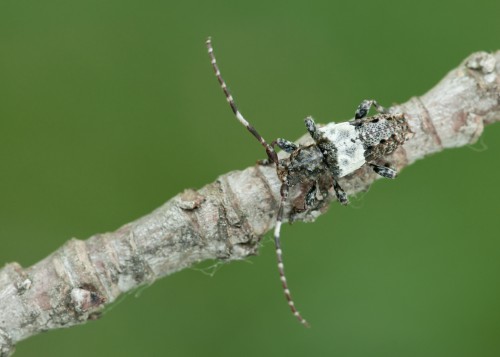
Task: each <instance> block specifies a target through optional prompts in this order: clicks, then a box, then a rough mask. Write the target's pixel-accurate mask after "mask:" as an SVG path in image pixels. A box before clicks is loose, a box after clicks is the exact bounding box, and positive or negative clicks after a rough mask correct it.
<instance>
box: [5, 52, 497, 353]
mask: <svg viewBox="0 0 500 357" xmlns="http://www.w3.org/2000/svg"><path fill="white" fill-rule="evenodd" d="M392 110H393V111H395V112H404V113H405V114H406V116H407V118H408V120H409V123H410V125H411V128H412V130H413V131H414V132H415V136H414V137H413V138H412V139H411V140H410V141H408V142H407V143H406V144H405V145H404V147H402V148H400V149H398V150H397V151H396V152H395V153H394V154H393V155H391V157H390V158H388V161H390V162H391V163H392V165H393V166H395V167H396V168H397V169H398V170H401V169H402V168H403V167H405V166H407V165H410V164H411V163H413V162H415V161H416V160H418V159H421V158H423V157H425V156H426V155H429V154H432V153H435V152H438V151H441V150H443V149H445V148H452V147H459V146H463V145H467V144H471V143H473V142H475V141H476V140H477V139H478V138H479V136H480V135H481V133H482V132H483V128H484V126H485V125H487V124H491V123H494V122H496V121H500V51H498V52H496V53H495V54H488V53H485V52H479V53H474V54H472V55H471V56H469V57H468V58H467V59H466V60H465V61H464V62H463V63H462V64H461V65H460V66H459V67H457V68H456V69H454V70H452V71H451V72H450V73H449V74H448V75H447V76H446V77H445V78H444V79H443V80H442V81H441V82H440V83H439V84H438V85H436V86H435V87H434V88H433V89H431V90H430V91H429V92H427V93H426V94H424V95H423V96H421V97H413V98H411V99H410V100H409V101H408V102H406V103H404V104H401V105H396V106H394V107H393V108H392ZM299 142H300V143H302V144H304V143H311V140H310V138H309V137H308V135H305V136H303V137H302V138H300V139H299ZM375 179H377V176H376V174H374V173H373V172H372V171H371V170H368V169H366V168H362V169H360V170H358V171H357V172H355V173H354V174H352V175H350V176H349V177H346V178H344V179H342V180H341V181H340V184H341V185H342V187H344V189H345V190H346V192H347V193H348V194H353V193H356V192H359V191H363V190H365V189H367V188H368V186H369V185H370V184H371V183H372V182H373V181H374V180H375ZM279 185H280V183H279V180H278V178H277V177H276V173H275V169H274V167H272V166H254V167H250V168H247V169H245V170H243V171H233V172H230V173H227V174H225V175H222V176H220V177H219V178H218V179H217V180H216V181H215V182H213V183H211V184H208V185H206V186H205V187H203V188H201V189H200V190H197V191H195V190H186V191H184V192H182V193H180V194H179V195H177V196H176V197H174V198H172V199H171V200H169V201H168V202H166V203H165V204H164V205H163V206H161V207H159V208H158V209H156V210H155V211H153V212H152V213H150V214H148V215H146V216H144V217H142V218H140V219H138V220H136V221H134V222H131V223H128V224H125V225H124V226H123V227H121V228H120V229H118V230H117V231H115V232H112V233H104V234H96V235H94V236H92V237H90V238H88V239H87V240H85V241H82V240H77V239H71V240H69V241H68V242H67V243H66V244H65V245H64V246H62V247H61V248H59V249H58V250H57V251H55V252H54V253H52V254H51V255H50V256H48V257H47V258H45V259H43V260H42V261H40V262H39V263H37V264H35V265H33V266H31V267H28V268H23V267H21V266H20V265H19V264H17V263H10V264H7V265H5V266H4V267H3V268H2V269H0V356H1V357H6V356H10V355H11V354H12V353H13V352H14V346H15V344H16V343H17V342H19V341H21V340H23V339H25V338H28V337H30V336H32V335H35V334H37V333H40V332H42V331H47V330H51V329H56V328H61V327H70V326H73V325H76V324H81V323H84V322H86V321H87V320H92V319H96V318H98V317H99V315H100V312H101V311H102V310H103V308H104V307H105V306H106V305H108V304H110V303H112V302H113V301H115V300H116V299H117V298H118V297H119V296H120V295H121V294H123V293H125V292H127V291H129V290H131V289H135V288H137V287H138V286H140V285H143V284H150V283H152V282H153V281H155V280H156V279H158V278H161V277H163V276H166V275H169V274H172V273H174V272H176V271H179V270H181V269H183V268H185V267H189V266H191V265H193V264H195V263H197V262H200V261H203V260H205V259H221V260H224V261H230V260H238V259H245V258H246V257H248V256H250V255H254V254H256V253H257V250H258V248H259V242H260V240H261V238H262V236H263V235H264V234H265V233H266V232H267V231H269V230H270V229H271V228H272V227H273V225H274V222H275V214H276V210H277V207H278V202H279V198H280V195H279ZM304 194H305V192H301V187H295V188H294V190H292V192H291V200H290V202H291V205H293V202H294V197H295V198H297V197H300V196H303V195H304ZM331 200H334V195H333V194H331V195H330V197H329V198H328V199H327V201H328V202H324V204H323V205H322V208H321V209H320V210H313V211H306V212H303V213H302V214H301V215H299V216H298V217H296V218H297V219H300V220H307V221H312V220H314V219H315V218H316V217H317V216H318V215H319V214H321V213H322V212H323V211H325V210H326V208H327V207H328V203H329V201H331ZM289 213H290V207H287V209H286V211H285V217H288V216H289Z"/></svg>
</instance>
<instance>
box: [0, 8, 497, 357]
mask: <svg viewBox="0 0 500 357" xmlns="http://www.w3.org/2000/svg"><path fill="white" fill-rule="evenodd" d="M499 13H500V2H499V1H485V0H479V1H467V2H465V1H464V2H459V1H451V0H446V1H440V2H439V1H429V0H422V1H411V2H410V1H397V2H396V1H389V0H386V1H308V2H305V1H304V2H299V1H272V2H271V1H261V0H259V1H251V2H250V1H248V2H243V1H241V2H237V1H201V0H200V1H184V2H180V1H158V0H156V1H155V0H146V1H124V0H120V1H118V0H110V1H102V0H99V1H96V0H90V1H89V0H86V1H78V2H77V1H34V0H25V1H22V0H2V1H1V2H0V164H1V171H0V263H1V264H3V263H6V262H9V261H17V262H19V263H21V264H22V265H23V266H29V265H31V264H33V263H35V262H37V261H38V260H40V259H42V258H43V257H45V256H47V255H48V254H49V253H51V252H52V251H54V250H55V249H56V248H58V247H59V246H61V245H62V244H63V243H64V242H65V241H66V240H67V239H68V238H71V237H78V238H82V239H84V238H86V237H88V236H90V235H92V234H94V233H98V232H106V231H112V230H115V229H117V228H118V227H119V226H121V225H122V224H124V223H126V222H129V221H131V220H133V219H135V218H138V217H140V216H141V215H144V214H146V213H148V212H150V211H151V210H153V209H154V208H156V207H157V206H159V205H161V204H162V203H163V202H164V201H166V200H167V199H169V198H170V197H172V196H174V195H175V194H177V193H179V192H181V191H182V190H184V189H186V188H199V187H201V186H203V185H204V184H207V183H209V182H212V181H213V180H215V178H216V177H217V176H218V175H220V174H223V173H226V172H228V171H231V170H235V169H242V168H245V167H247V166H249V165H252V164H253V163H254V162H255V160H256V159H259V158H263V157H264V156H265V155H264V152H263V150H262V148H261V147H260V145H258V143H257V142H256V141H255V140H254V139H253V138H252V137H251V136H250V135H249V134H248V133H247V132H246V131H245V130H244V129H243V128H242V127H241V126H240V125H239V124H238V123H237V121H236V120H235V119H234V117H233V116H232V114H231V112H230V110H229V108H228V107H227V104H226V102H225V100H224V98H223V95H222V93H221V90H220V89H219V88H218V86H217V83H216V80H215V78H214V76H213V73H212V70H211V68H210V65H209V60H208V57H207V54H206V52H205V45H204V41H205V39H206V37H207V36H208V35H211V36H212V37H213V41H214V46H215V50H216V53H217V56H218V60H219V64H220V66H221V69H222V71H223V73H224V75H225V77H226V79H227V80H228V82H229V85H230V86H231V88H232V90H233V94H234V95H235V97H236V98H237V100H238V103H239V105H240V108H241V109H242V111H243V113H244V114H245V116H246V117H247V118H248V119H249V120H250V121H251V122H252V123H253V124H254V125H255V127H256V128H258V130H259V131H260V132H261V133H262V134H263V135H264V136H265V137H266V138H268V139H269V140H271V139H273V138H276V137H278V136H282V137H285V138H289V139H295V138H298V137H299V136H300V135H302V134H303V133H304V132H305V128H304V126H303V118H304V117H305V116H306V115H308V114H311V115H313V116H314V117H315V118H316V119H317V120H318V121H319V122H328V121H332V120H333V121H343V120H346V119H349V118H351V117H352V115H353V112H354V109H355V108H356V106H357V105H358V104H359V102H360V101H361V100H362V99H364V98H376V99H378V100H379V102H381V103H382V104H390V103H393V102H404V101H406V100H408V98H410V97H411V96H414V95H420V94H423V93H425V92H426V91H427V90H428V89H430V88H431V87H432V86H433V85H434V84H435V83H437V81H439V80H440V79H441V78H442V77H443V76H444V75H445V74H446V73H447V72H448V71H449V70H451V69H452V68H454V67H455V66H457V65H458V64H459V63H460V62H461V61H462V60H463V59H464V58H465V57H466V56H467V55H469V54H470V53H472V52H474V51H478V50H486V51H493V50H498V49H500V21H498V14H499ZM499 155H500V125H493V126H491V127H488V128H487V129H486V131H485V133H484V135H483V136H482V138H481V140H480V142H478V143H477V144H475V145H473V146H472V147H464V148H461V149H455V150H448V151H446V152H443V153H440V154H437V155H434V156H432V157H429V158H427V159H426V160H423V161H419V162H417V163H416V164H415V165H412V166H411V167H409V168H407V169H405V170H404V171H403V172H402V174H401V175H400V177H399V178H398V179H397V180H396V181H389V180H383V181H382V180H381V181H378V182H377V183H376V184H375V185H374V186H373V187H372V188H371V189H370V191H369V192H368V193H364V194H360V195H359V196H358V197H357V198H356V199H354V200H353V204H352V205H351V206H349V207H348V208H344V207H339V206H338V205H336V204H335V205H333V206H332V207H331V209H330V211H329V212H328V213H327V214H326V215H324V216H322V217H321V218H320V219H318V220H317V222H316V223H314V224H301V223H298V224H295V225H293V226H288V225H286V226H284V229H283V243H284V254H285V260H286V267H287V274H288V277H289V282H290V284H291V287H292V289H293V292H294V296H295V300H296V302H297V305H298V307H299V308H300V310H301V312H302V313H303V314H304V316H305V317H306V318H307V319H308V320H309V321H310V322H311V323H312V325H313V327H312V328H311V329H309V330H307V329H304V328H303V327H302V326H300V325H299V324H298V323H297V322H296V321H295V320H294V319H293V318H292V316H291V315H290V312H289V311H288V308H287V306H286V303H285V300H284V298H283V296H282V295H283V294H282V291H281V286H280V283H279V280H278V276H277V271H276V264H275V256H274V250H273V248H272V243H271V241H270V239H269V237H266V239H265V240H264V243H263V249H262V250H261V255H260V256H258V257H254V258H252V259H250V260H249V261H247V262H235V263H232V264H229V265H224V266H217V272H216V273H215V274H212V276H210V273H212V272H213V269H211V267H210V265H211V263H210V262H209V263H207V264H203V265H201V266H200V267H198V268H197V269H186V270H184V271H182V272H180V273H177V274H175V275H173V276H170V277H168V278H165V279H162V280H160V281H158V282H157V283H155V284H154V285H153V286H151V287H149V288H147V289H144V290H142V291H141V293H140V294H131V295H129V296H128V297H127V298H126V299H124V300H122V301H121V302H120V303H118V304H116V305H115V306H114V307H113V308H112V309H111V310H110V311H109V312H108V313H107V314H105V316H104V317H103V318H102V319H100V320H99V321H95V322H91V323H88V324H86V325H84V326H79V327H74V328H71V329H64V330H58V331H52V332H50V333H47V334H42V335H38V336H35V337H33V338H30V339H29V340H27V341H24V342H22V343H20V344H19V345H18V348H17V354H16V356H18V357H21V356H24V357H27V356H69V355H71V356H74V357H77V356H95V357H97V356H110V355H111V356H139V355H144V356H268V355H273V356H305V355H307V356H342V357H354V356H384V357H391V356H395V357H396V356H425V357H431V356H454V357H457V356H499V355H500V304H499V301H500V299H499V297H500V286H499V284H500V281H499V271H500V240H499V229H498V226H499V223H500V220H499V218H500V217H499V208H498V206H499V199H500V185H499V184H498V182H499V181H500V170H499V166H498V165H499V161H498V157H499ZM249 262H250V263H251V264H249ZM204 273H207V274H204Z"/></svg>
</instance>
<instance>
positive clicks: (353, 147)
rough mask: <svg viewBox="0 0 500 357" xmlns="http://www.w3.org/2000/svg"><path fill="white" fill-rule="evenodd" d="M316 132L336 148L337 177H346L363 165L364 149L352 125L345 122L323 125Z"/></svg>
mask: <svg viewBox="0 0 500 357" xmlns="http://www.w3.org/2000/svg"><path fill="white" fill-rule="evenodd" d="M318 130H319V131H321V132H322V133H323V135H324V137H325V138H326V139H328V140H329V141H331V142H332V143H333V144H334V145H335V147H336V148H337V162H338V169H339V176H338V177H343V176H345V175H348V174H350V173H351V172H354V171H356V170H357V169H359V168H360V167H361V166H363V165H364V164H365V149H364V148H363V143H362V142H361V140H360V139H359V133H358V132H357V131H356V127H355V126H354V125H352V124H350V123H348V122H346V123H339V124H333V125H325V126H324V127H322V128H319V129H318Z"/></svg>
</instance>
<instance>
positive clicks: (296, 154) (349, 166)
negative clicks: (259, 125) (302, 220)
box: [206, 38, 413, 327]
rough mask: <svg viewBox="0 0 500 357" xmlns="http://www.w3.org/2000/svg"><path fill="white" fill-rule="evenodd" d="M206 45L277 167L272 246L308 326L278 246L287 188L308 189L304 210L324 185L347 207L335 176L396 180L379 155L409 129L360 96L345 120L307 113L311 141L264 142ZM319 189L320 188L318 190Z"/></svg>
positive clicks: (283, 279) (234, 108) (237, 113)
mask: <svg viewBox="0 0 500 357" xmlns="http://www.w3.org/2000/svg"><path fill="white" fill-rule="evenodd" d="M206 44H207V49H208V55H209V56H210V60H211V63H212V67H213V70H214V72H215V76H216V77H217V80H218V81H219V84H220V86H221V88H222V90H223V91H224V94H225V96H226V99H227V101H228V103H229V105H230V107H231V110H232V111H233V113H234V115H235V116H236V119H238V121H239V122H240V123H241V124H243V125H244V126H245V127H246V128H247V130H248V131H249V132H250V133H251V134H252V135H253V136H254V137H255V138H256V139H257V140H258V141H259V142H260V143H261V145H262V146H263V147H264V149H265V150H266V153H267V159H266V160H264V162H261V164H274V165H275V166H276V173H277V175H278V178H279V179H280V181H281V189H280V193H281V200H280V204H279V208H278V213H277V217H276V226H275V229H274V244H275V248H276V257H277V259H278V270H279V275H280V279H281V283H282V285H283V291H284V293H285V297H286V300H287V301H288V305H289V306H290V310H291V311H292V313H293V314H294V315H295V316H296V317H297V319H298V320H299V321H300V322H301V323H302V324H303V325H305V326H306V327H309V323H308V322H307V321H306V320H305V319H304V318H303V317H302V315H301V314H300V313H299V311H298V310H297V308H296V307H295V304H294V302H293V299H292V296H291V294H290V289H289V288H288V284H287V280H286V277H285V270H284V266H283V256H282V250H281V244H280V231H281V223H282V221H283V211H284V205H285V203H286V201H287V198H288V192H289V189H290V187H292V186H295V185H297V184H300V185H305V186H306V187H308V193H307V195H306V196H305V197H304V202H303V206H304V208H305V209H309V208H311V207H313V206H314V205H315V203H316V200H317V197H318V196H320V197H321V196H323V197H325V196H326V195H328V189H329V188H331V187H333V189H334V191H335V195H336V196H337V200H338V201H339V202H340V203H341V204H342V205H347V204H348V203H349V201H348V199H347V194H346V193H345V192H344V190H343V189H342V187H340V185H339V183H338V179H339V178H341V177H344V176H347V175H349V174H351V173H353V172H354V171H356V170H357V169H359V168H360V167H362V166H364V165H369V166H371V168H372V169H373V171H375V172H376V173H377V174H379V175H380V176H383V177H386V178H390V179H394V178H396V175H397V172H396V171H395V170H394V169H392V168H390V167H389V166H388V165H384V164H383V163H382V158H383V157H384V156H386V155H388V154H390V153H392V152H394V150H396V149H397V148H398V147H399V146H401V145H403V143H404V142H405V141H406V140H408V139H409V138H410V137H411V136H412V134H413V133H412V131H411V129H410V127H409V125H408V122H407V121H406V118H405V116H404V114H402V113H390V112H389V111H388V110H387V109H385V108H384V107H382V106H380V105H379V104H378V103H377V102H376V101H375V100H363V101H362V102H361V104H360V105H359V106H358V108H357V109H356V112H355V115H354V120H351V121H348V122H344V123H339V124H335V123H330V124H327V125H325V126H323V127H319V126H317V125H316V123H315V122H314V120H313V118H312V117H310V116H309V117H307V118H306V119H305V125H306V128H307V131H308V132H309V134H310V135H311V137H312V138H313V140H314V142H315V143H314V144H312V145H309V146H298V145H296V144H295V143H293V142H291V141H288V140H285V139H282V138H278V139H276V140H275V141H273V142H271V144H268V143H267V141H266V140H264V138H263V137H262V136H261V135H260V134H259V133H258V132H257V130H255V128H254V127H253V126H252V125H251V124H250V123H249V122H248V121H247V120H246V119H245V118H244V117H243V115H242V114H241V112H240V111H239V110H238V107H237V106H236V104H235V102H234V99H233V97H232V95H231V93H230V92H229V90H228V88H227V85H226V82H225V81H224V79H222V76H221V73H220V70H219V67H218V65H217V61H216V59H215V54H214V50H213V47H212V41H211V39H210V38H208V40H207V42H206ZM372 106H373V107H375V109H376V110H377V112H378V114H376V115H373V116H370V117H367V114H368V111H369V110H370V108H371V107H372ZM276 145H277V146H278V147H279V148H280V149H281V150H283V151H285V152H287V153H288V154H289V156H288V157H287V158H284V159H279V158H278V155H277V153H276V151H275V150H274V147H275V146H276ZM325 176H326V177H328V178H329V183H328V185H327V190H326V192H324V191H325V190H324V185H321V184H320V182H319V178H320V177H325ZM322 189H323V192H321V191H322Z"/></svg>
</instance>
